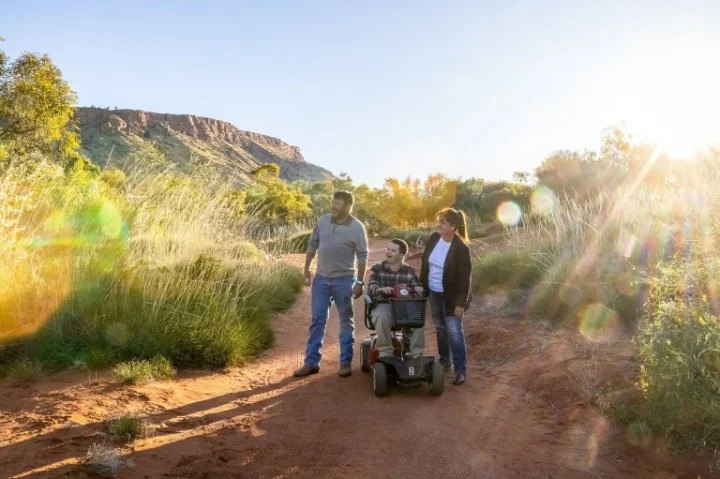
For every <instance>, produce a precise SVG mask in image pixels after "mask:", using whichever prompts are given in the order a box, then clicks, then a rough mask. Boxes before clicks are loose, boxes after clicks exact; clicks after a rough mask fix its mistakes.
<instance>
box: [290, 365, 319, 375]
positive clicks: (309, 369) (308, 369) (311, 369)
mask: <svg viewBox="0 0 720 479" xmlns="http://www.w3.org/2000/svg"><path fill="white" fill-rule="evenodd" d="M319 372H320V366H308V365H307V364H305V365H304V366H303V367H301V368H300V369H298V370H296V371H295V377H296V378H302V377H305V376H310V375H311V374H317V373H319Z"/></svg>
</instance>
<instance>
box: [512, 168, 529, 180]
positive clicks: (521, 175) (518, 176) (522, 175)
mask: <svg viewBox="0 0 720 479" xmlns="http://www.w3.org/2000/svg"><path fill="white" fill-rule="evenodd" d="M512 177H513V181H515V182H517V183H527V182H528V180H529V179H530V173H528V172H527V171H516V172H514V173H513V174H512Z"/></svg>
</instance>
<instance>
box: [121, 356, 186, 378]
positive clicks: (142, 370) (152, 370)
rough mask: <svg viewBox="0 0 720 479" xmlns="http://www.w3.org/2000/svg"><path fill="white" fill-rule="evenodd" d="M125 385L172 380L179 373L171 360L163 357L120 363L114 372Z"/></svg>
mask: <svg viewBox="0 0 720 479" xmlns="http://www.w3.org/2000/svg"><path fill="white" fill-rule="evenodd" d="M112 372H113V374H115V376H117V378H118V379H120V381H122V382H123V383H124V384H138V383H143V382H149V381H154V380H158V379H170V378H173V377H175V375H176V374H177V372H176V371H175V368H174V367H173V365H172V363H171V362H170V360H168V359H167V358H164V357H162V356H155V357H154V358H152V359H151V360H149V361H148V360H146V359H140V360H136V359H134V360H132V361H128V362H125V363H120V364H118V365H117V366H115V367H114V368H113V370H112Z"/></svg>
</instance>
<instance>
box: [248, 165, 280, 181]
mask: <svg viewBox="0 0 720 479" xmlns="http://www.w3.org/2000/svg"><path fill="white" fill-rule="evenodd" d="M252 175H253V176H254V177H256V178H261V177H264V176H273V177H275V178H278V177H280V166H278V164H277V163H265V164H264V165H262V166H260V167H258V168H256V169H255V170H254V171H253V172H252Z"/></svg>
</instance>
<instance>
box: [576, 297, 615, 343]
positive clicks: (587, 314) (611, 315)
mask: <svg viewBox="0 0 720 479" xmlns="http://www.w3.org/2000/svg"><path fill="white" fill-rule="evenodd" d="M617 325H618V315H617V313H616V312H615V311H613V310H612V309H610V308H608V307H607V306H605V305H604V304H601V303H593V304H590V305H588V306H587V307H586V308H584V309H583V310H582V311H581V312H580V334H582V335H583V336H585V337H586V338H587V339H589V340H590V341H603V340H608V339H610V338H611V337H612V336H613V334H614V330H615V328H616V327H617Z"/></svg>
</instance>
